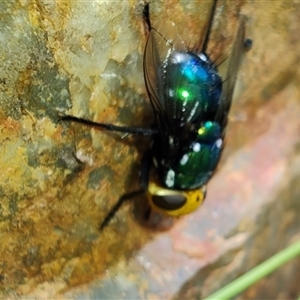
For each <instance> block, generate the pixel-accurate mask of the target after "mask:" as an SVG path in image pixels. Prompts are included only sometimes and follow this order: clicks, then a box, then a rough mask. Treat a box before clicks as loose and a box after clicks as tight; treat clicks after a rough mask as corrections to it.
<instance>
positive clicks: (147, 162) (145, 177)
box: [99, 150, 151, 232]
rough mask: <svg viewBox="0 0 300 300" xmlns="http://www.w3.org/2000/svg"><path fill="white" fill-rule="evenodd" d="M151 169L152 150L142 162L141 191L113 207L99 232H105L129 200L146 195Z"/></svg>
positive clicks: (145, 155) (135, 192)
mask: <svg viewBox="0 0 300 300" xmlns="http://www.w3.org/2000/svg"><path fill="white" fill-rule="evenodd" d="M150 167H151V153H150V150H148V151H146V153H145V154H144V155H143V158H142V161H141V170H140V189H139V190H136V191H133V192H130V193H127V194H124V195H123V196H121V197H120V198H119V200H118V202H117V203H116V204H115V205H114V206H113V208H112V209H111V210H110V212H109V213H108V214H107V216H106V217H105V219H104V220H103V222H102V223H101V225H100V227H99V230H100V232H101V231H103V229H104V228H105V227H106V226H107V225H108V223H109V222H110V221H111V219H112V218H113V217H114V216H115V214H116V213H117V212H118V210H119V209H120V207H121V206H122V205H123V204H124V203H125V202H127V201H128V200H132V199H133V198H135V197H137V196H139V195H142V194H144V193H145V192H146V191H147V189H148V183H149V171H150Z"/></svg>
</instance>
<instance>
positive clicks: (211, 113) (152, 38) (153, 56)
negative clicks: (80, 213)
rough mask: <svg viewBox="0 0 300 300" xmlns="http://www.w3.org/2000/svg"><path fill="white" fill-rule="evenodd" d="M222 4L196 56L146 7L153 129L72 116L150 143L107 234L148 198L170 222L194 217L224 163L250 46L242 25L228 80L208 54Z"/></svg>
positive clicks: (73, 119)
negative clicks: (124, 210)
mask: <svg viewBox="0 0 300 300" xmlns="http://www.w3.org/2000/svg"><path fill="white" fill-rule="evenodd" d="M216 6H217V0H214V1H213V4H212V8H211V13H210V16H209V19H208V23H207V24H208V25H207V29H206V33H205V36H204V40H203V43H202V46H201V49H200V50H199V51H196V52H195V51H194V50H193V49H189V48H186V47H184V46H182V43H181V44H180V45H181V46H180V47H179V46H175V44H173V41H171V40H167V39H166V38H165V37H164V36H163V35H162V34H161V33H159V32H158V31H157V30H156V29H155V28H153V27H152V25H151V21H150V14H149V3H148V4H146V5H145V6H144V11H143V19H144V21H145V24H146V26H147V29H148V31H149V35H148V39H147V42H146V47H145V51H144V66H143V68H144V78H145V84H146V89H147V93H148V96H149V99H150V103H151V105H152V108H153V113H154V119H155V124H154V126H153V127H152V128H133V127H126V126H116V125H113V124H106V123H96V122H93V121H90V120H86V119H82V118H78V117H75V116H71V115H63V116H61V119H62V120H64V121H71V122H78V123H82V124H85V125H90V126H93V127H96V128H97V127H98V128H101V129H106V130H109V131H116V132H123V133H131V134H138V135H143V136H150V137H152V144H151V148H150V149H148V150H147V151H146V153H145V154H144V156H143V158H142V161H141V170H140V174H141V175H140V188H139V189H138V190H136V191H133V192H131V193H127V194H124V195H123V196H121V197H120V198H119V200H118V202H117V203H116V204H115V205H114V206H113V208H112V209H111V210H110V212H109V213H108V214H107V216H106V217H105V219H104V220H103V222H102V223H101V225H100V230H103V229H104V228H105V227H106V225H107V224H108V223H109V222H110V220H111V219H112V218H113V217H114V215H115V214H116V212H117V211H118V210H119V208H120V207H121V206H122V205H123V203H124V202H126V201H127V200H130V199H132V198H134V197H136V196H139V195H141V194H144V193H146V195H147V199H148V201H149V204H150V207H151V208H152V209H153V210H155V211H158V212H160V213H163V214H165V215H169V216H174V217H178V216H182V215H185V214H188V213H190V212H192V211H194V210H196V209H197V208H198V207H199V206H200V205H201V204H202V203H203V201H204V199H205V196H206V184H207V182H208V181H209V180H210V178H211V177H212V175H213V174H214V172H215V170H216V167H217V165H218V162H219V160H220V157H221V154H222V151H223V145H224V137H225V129H226V125H227V122H228V113H229V110H230V106H231V100H232V95H233V90H234V85H235V80H236V76H237V72H238V69H239V65H240V62H241V57H242V53H243V52H244V51H245V50H247V49H246V48H247V47H248V46H247V45H251V40H249V39H247V40H246V41H245V40H244V28H245V19H244V17H243V16H241V18H240V22H239V28H238V31H237V35H236V38H235V42H234V45H233V49H232V53H231V55H230V58H229V63H228V70H227V78H226V80H225V81H223V80H222V78H221V76H220V75H219V73H218V70H217V66H216V65H215V63H214V62H213V61H212V60H211V59H210V57H209V56H208V54H207V46H208V42H209V39H210V33H211V28H212V24H213V21H214V16H215V12H216Z"/></svg>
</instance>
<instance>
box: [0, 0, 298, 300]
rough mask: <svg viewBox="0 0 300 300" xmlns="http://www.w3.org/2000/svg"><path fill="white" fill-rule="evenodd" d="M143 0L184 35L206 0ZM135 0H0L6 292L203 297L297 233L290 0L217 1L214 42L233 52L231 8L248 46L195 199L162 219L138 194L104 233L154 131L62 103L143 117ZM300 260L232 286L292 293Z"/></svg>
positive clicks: (200, 19) (143, 122)
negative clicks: (216, 158)
mask: <svg viewBox="0 0 300 300" xmlns="http://www.w3.org/2000/svg"><path fill="white" fill-rule="evenodd" d="M151 5H152V6H151V9H152V10H153V14H152V16H153V21H154V22H157V24H161V23H163V22H164V21H166V22H169V21H170V22H171V21H172V22H174V24H175V25H176V28H178V31H179V33H180V34H181V35H182V36H184V37H188V39H189V41H190V43H191V44H196V43H197V42H198V39H199V35H200V36H201V33H202V28H204V26H205V22H206V20H207V15H208V12H209V9H210V7H211V3H210V2H208V1H200V0H199V1H189V2H185V1H163V2H162V1H153V2H151ZM142 9H143V5H142V3H140V2H138V1H116V2H112V1H99V2H96V1H82V2H81V1H78V2H77V1H76V2H75V1H74V2H65V1H57V2H54V1H51V2H49V1H38V0H37V1H27V0H22V1H19V2H7V1H5V2H2V3H1V4H0V11H1V19H0V22H1V28H2V30H1V45H2V47H1V48H0V54H1V55H0V59H1V65H2V68H1V70H0V93H1V96H0V102H1V107H0V116H1V123H0V141H1V143H0V147H1V157H0V168H1V170H2V172H1V175H0V176H1V177H0V178H1V179H0V195H1V200H0V228H1V235H0V296H1V297H5V298H7V297H10V298H20V297H24V298H30V297H37V298H39V299H42V298H45V299H49V298H57V299H59V298H62V297H63V298H73V299H83V298H88V299H91V298H98V299H104V298H105V299H133V298H135V299H170V298H173V299H199V298H200V297H205V296H207V295H209V294H210V293H212V292H213V291H215V290H216V289H218V288H220V287H222V286H224V285H225V284H227V283H229V282H230V281H232V280H233V279H235V278H237V277H238V276H240V275H241V274H243V273H245V272H246V271H248V270H250V269H251V268H253V267H254V266H256V265H257V264H259V263H260V262H262V261H263V260H265V259H267V258H268V257H270V256H271V255H273V254H274V253H276V252H278V251H280V250H281V249H283V248H284V247H285V246H286V245H288V244H289V243H291V242H292V241H293V240H295V239H297V238H298V239H299V226H300V224H299V223H300V219H299V217H298V216H299V212H300V202H299V200H298V199H299V196H300V177H299V173H300V155H299V154H300V152H299V149H300V147H299V128H300V126H299V125H300V118H299V116H300V102H299V92H300V89H299V84H298V82H299V53H300V51H299V50H300V36H299V33H298V29H299V28H300V17H299V16H300V4H299V3H298V2H297V1H273V2H271V1H255V2H253V1H243V0H239V1H230V0H224V1H223V0H219V5H218V10H217V17H216V22H215V24H214V28H213V32H212V40H211V42H210V45H209V50H210V51H211V55H212V57H218V54H220V55H221V56H220V58H219V59H220V61H222V59H223V58H226V57H227V56H228V55H229V53H230V47H231V43H232V40H233V38H234V33H235V31H236V28H237V23H238V15H239V12H241V13H243V14H245V15H246V17H247V36H249V37H251V38H252V39H253V41H254V45H253V48H252V49H251V51H249V52H248V53H247V54H246V56H245V59H244V61H243V64H242V67H241V70H240V73H239V79H238V82H237V86H236V90H235V97H234V101H233V107H232V110H231V114H230V123H229V126H228V134H227V145H226V149H225V153H224V155H223V158H222V161H221V164H220V167H219V170H218V172H217V174H216V175H215V176H214V178H213V179H212V180H211V182H210V183H209V185H208V197H207V199H206V201H205V203H204V205H203V207H201V208H200V209H199V210H198V211H197V212H195V213H194V214H191V215H189V216H186V217H184V218H181V219H179V220H177V221H175V222H174V224H173V226H171V228H169V229H168V230H165V231H160V232H159V231H157V230H153V229H152V230H150V229H149V228H145V227H144V226H142V224H140V222H139V218H140V215H139V213H138V212H139V205H140V203H141V202H144V200H145V199H144V198H143V197H141V199H137V201H136V203H135V205H124V207H122V208H121V210H120V211H119V212H118V214H117V216H116V217H115V219H114V220H113V222H112V223H111V224H110V226H109V227H108V228H107V229H106V230H105V231H104V232H103V233H102V234H100V233H99V231H98V229H97V228H98V226H99V223H100V221H101V220H103V218H104V217H105V215H106V214H107V212H108V211H109V210H110V208H111V207H112V206H113V204H114V203H115V202H116V201H117V199H118V197H119V196H120V195H121V194H123V193H124V192H128V191H131V190H132V189H134V188H136V187H137V183H138V180H137V178H138V161H139V159H140V157H141V155H142V153H143V151H144V150H145V149H147V147H148V146H149V144H150V139H148V138H146V139H145V138H141V137H133V136H121V135H119V134H115V133H107V132H103V131H102V132H101V131H99V130H98V131H97V130H94V129H91V128H87V127H83V126H81V125H74V124H66V123H63V122H59V120H58V114H59V113H66V112H68V113H72V114H73V115H76V116H81V117H85V118H89V119H92V120H95V121H96V120H98V121H105V122H108V123H110V122H111V123H115V124H119V125H130V126H141V127H143V126H144V127H146V126H149V124H151V122H152V114H151V107H150V105H149V103H148V100H146V99H147V96H146V91H145V85H144V79H143V73H142V59H143V49H144V46H145V40H146V32H145V29H144V26H143V23H142V20H141V14H142ZM161 20H163V22H160V21H161ZM160 26H161V27H160V30H162V31H163V25H160ZM166 34H167V33H166ZM225 67H226V62H225V63H224V64H222V65H221V66H220V68H221V72H222V71H223V69H225ZM132 211H134V214H132ZM297 265H298V266H299V259H298V261H296V262H294V263H293V262H291V263H289V264H287V265H286V266H285V267H283V268H282V269H280V270H278V271H277V272H276V273H274V275H272V276H271V277H269V278H268V279H265V280H263V281H261V282H260V283H258V284H257V285H254V286H253V287H251V288H250V289H249V290H248V291H246V292H245V293H244V294H242V295H240V296H239V297H240V299H246V298H249V299H250V298H252V299H253V298H255V299H259V298H264V299H267V298H270V299H275V298H278V299H279V298H280V299H294V298H295V295H298V294H299V293H300V289H299V285H298V284H297V282H296V281H295V278H299V267H298V268H297V267H296V266H297ZM92 281H93V282H92ZM279 283H280V284H279Z"/></svg>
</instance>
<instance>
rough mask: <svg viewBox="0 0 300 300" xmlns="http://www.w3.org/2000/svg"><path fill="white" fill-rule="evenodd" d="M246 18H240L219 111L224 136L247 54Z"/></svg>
mask: <svg viewBox="0 0 300 300" xmlns="http://www.w3.org/2000/svg"><path fill="white" fill-rule="evenodd" d="M244 40H245V17H244V16H241V17H240V22H239V28H238V31H237V34H236V38H235V41H234V44H233V48H232V51H231V55H230V58H229V63H228V69H227V75H226V80H225V82H224V83H223V92H222V96H221V105H220V108H219V110H218V113H217V116H216V121H217V122H218V123H219V124H220V125H221V128H222V131H223V134H224V130H225V128H226V125H227V122H228V113H229V110H230V106H231V101H232V96H233V91H234V85H235V82H236V78H237V74H238V70H239V67H240V64H241V60H242V55H243V53H244V52H245V46H244Z"/></svg>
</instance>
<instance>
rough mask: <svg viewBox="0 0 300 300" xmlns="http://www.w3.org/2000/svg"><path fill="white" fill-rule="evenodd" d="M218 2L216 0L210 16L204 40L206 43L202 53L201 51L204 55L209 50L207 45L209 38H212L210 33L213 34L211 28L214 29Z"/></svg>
mask: <svg viewBox="0 0 300 300" xmlns="http://www.w3.org/2000/svg"><path fill="white" fill-rule="evenodd" d="M217 2H218V0H214V2H213V5H212V8H211V11H210V16H209V20H208V24H207V29H206V33H205V38H204V42H203V45H202V51H201V52H202V53H206V50H207V45H208V41H209V37H210V33H211V28H212V24H213V21H214V16H215V12H216V8H217Z"/></svg>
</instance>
